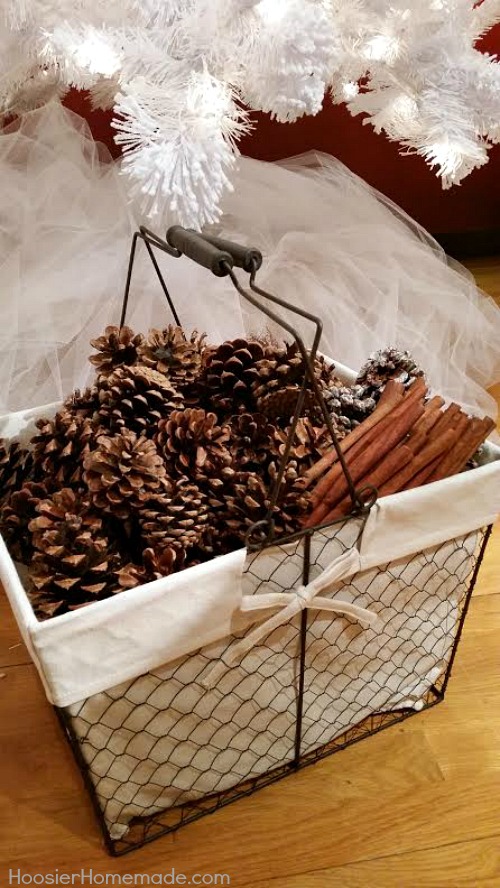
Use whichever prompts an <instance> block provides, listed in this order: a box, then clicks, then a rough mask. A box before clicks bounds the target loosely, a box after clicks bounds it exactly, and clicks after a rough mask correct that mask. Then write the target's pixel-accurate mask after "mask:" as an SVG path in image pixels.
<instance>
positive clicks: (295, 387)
mask: <svg viewBox="0 0 500 888" xmlns="http://www.w3.org/2000/svg"><path fill="white" fill-rule="evenodd" d="M256 369H257V371H258V374H259V375H258V380H257V381H256V382H254V385H253V396H254V398H255V403H256V407H257V409H258V410H259V411H260V412H262V413H264V414H265V416H267V417H268V419H270V420H271V421H273V422H281V423H282V424H284V425H288V424H289V422H290V419H291V418H292V416H293V414H294V413H295V408H296V406H297V401H298V398H299V394H300V390H301V388H302V386H303V382H304V377H305V366H304V360H303V358H302V355H301V354H300V351H299V348H298V346H297V344H296V343H293V344H292V345H290V344H287V343H284V344H283V345H282V346H281V347H276V346H275V347H273V346H269V347H268V348H266V354H265V356H264V358H263V359H262V360H261V361H258V363H257V367H256ZM314 375H315V377H316V380H317V381H318V383H319V386H320V389H321V390H322V391H324V390H325V389H327V388H328V387H329V386H331V385H333V381H334V379H335V375H334V369H333V366H332V365H331V364H328V363H327V362H326V361H325V359H324V358H323V357H320V358H316V360H315V362H314ZM305 415H313V416H315V418H316V420H317V421H320V416H321V414H320V408H319V405H317V404H316V399H315V395H314V392H313V390H312V387H311V385H310V383H308V386H307V387H306V393H305V399H304V406H303V409H302V416H305Z"/></svg>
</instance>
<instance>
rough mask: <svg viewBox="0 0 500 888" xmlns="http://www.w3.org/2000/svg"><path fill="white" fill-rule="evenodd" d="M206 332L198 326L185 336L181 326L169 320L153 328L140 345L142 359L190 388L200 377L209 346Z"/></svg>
mask: <svg viewBox="0 0 500 888" xmlns="http://www.w3.org/2000/svg"><path fill="white" fill-rule="evenodd" d="M206 338H207V337H206V334H205V333H204V334H202V335H200V334H199V333H198V332H197V331H196V330H194V331H193V333H191V336H190V337H189V339H188V337H187V336H186V334H185V332H184V330H183V329H182V327H176V326H174V325H173V324H170V325H169V326H168V327H166V328H165V329H164V330H150V331H149V334H148V337H147V339H146V341H145V342H144V343H143V344H142V345H141V347H140V349H139V360H140V361H141V363H142V364H145V365H146V366H147V367H151V368H152V369H153V370H157V371H158V372H159V373H163V374H165V375H166V376H168V378H169V379H170V380H171V382H172V383H173V384H174V386H176V388H179V389H181V390H184V389H185V388H190V387H191V386H193V385H194V383H195V382H196V380H197V378H198V374H199V372H200V370H201V366H202V363H203V355H204V353H205V350H206V346H205V340H206Z"/></svg>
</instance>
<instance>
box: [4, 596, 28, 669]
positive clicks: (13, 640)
mask: <svg viewBox="0 0 500 888" xmlns="http://www.w3.org/2000/svg"><path fill="white" fill-rule="evenodd" d="M20 663H31V659H30V655H29V653H28V651H27V650H26V646H25V644H24V642H23V640H22V638H21V633H20V632H19V629H18V628H17V623H16V621H15V619H14V616H13V614H12V611H11V609H10V605H9V602H8V599H7V596H6V594H5V592H4V591H3V589H2V587H1V586H0V672H2V670H3V668H4V666H16V665H18V664H20Z"/></svg>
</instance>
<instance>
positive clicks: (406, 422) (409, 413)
mask: <svg viewBox="0 0 500 888" xmlns="http://www.w3.org/2000/svg"><path fill="white" fill-rule="evenodd" d="M417 382H418V381H417ZM414 388H415V389H416V388H417V383H414V385H413V386H412V389H414ZM424 388H425V384H424ZM423 412H424V405H423V403H422V402H421V394H420V393H419V395H417V396H413V397H412V395H408V396H407V397H406V398H405V399H404V401H403V403H402V404H400V405H399V407H396V409H395V410H393V411H392V413H391V414H389V416H387V417H386V418H385V419H384V420H383V421H382V423H381V424H380V426H379V430H380V432H379V433H378V432H377V429H376V428H375V429H373V430H372V432H370V433H369V435H368V436H367V438H368V437H370V436H374V440H373V441H370V446H368V441H367V446H366V447H364V446H363V447H362V449H361V451H359V452H358V453H356V455H354V453H353V454H352V455H351V457H350V458H349V461H348V469H349V472H350V475H351V478H352V480H353V482H354V483H355V484H356V483H357V482H358V481H359V480H360V479H361V478H364V476H365V475H366V474H367V473H368V472H369V471H370V470H371V469H372V468H374V467H375V466H377V465H378V463H379V462H381V460H383V459H384V457H385V456H386V455H387V454H388V453H389V452H390V451H391V450H392V449H393V448H395V447H396V446H397V445H398V444H399V443H400V442H401V441H402V440H403V439H404V438H405V437H406V435H407V434H408V432H409V430H410V429H411V427H412V426H413V424H414V423H415V422H416V421H417V419H419V418H420V416H422V414H423ZM382 427H383V428H382ZM359 443H361V442H359ZM358 446H359V445H358ZM334 468H335V467H334ZM339 468H340V467H339ZM341 471H342V470H341ZM318 486H319V485H318ZM348 490H349V485H348V482H347V478H346V477H345V475H344V474H343V472H342V474H341V475H340V476H338V477H336V478H335V480H334V482H333V484H332V485H331V486H330V487H329V488H328V490H327V492H326V493H325V494H324V496H323V498H322V500H321V501H320V502H318V501H316V503H315V507H314V509H313V512H312V514H311V515H310V517H309V518H308V519H307V521H306V524H305V526H306V527H314V525H315V524H319V523H321V521H322V520H323V519H324V518H325V516H326V515H328V513H329V512H330V511H331V510H332V508H333V507H334V506H335V505H336V504H337V503H338V502H340V501H341V500H342V499H343V497H344V496H345V494H346V493H347V492H348Z"/></svg>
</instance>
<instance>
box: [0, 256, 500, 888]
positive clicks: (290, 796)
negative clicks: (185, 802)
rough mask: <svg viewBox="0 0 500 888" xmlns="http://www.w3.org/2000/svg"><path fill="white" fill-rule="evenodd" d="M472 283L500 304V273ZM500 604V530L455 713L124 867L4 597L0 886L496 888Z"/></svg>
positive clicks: (322, 766) (474, 615) (342, 760)
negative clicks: (176, 879) (108, 844)
mask: <svg viewBox="0 0 500 888" xmlns="http://www.w3.org/2000/svg"><path fill="white" fill-rule="evenodd" d="M473 270H474V273H475V274H476V275H477V278H478V280H479V282H480V284H481V286H483V287H484V288H485V289H487V290H489V291H490V292H491V293H492V294H493V295H495V296H496V297H497V298H498V299H499V301H500V260H492V261H481V262H480V261H476V262H475V263H474V269H473ZM499 593H500V528H499V529H498V531H497V532H496V533H495V534H494V536H493V541H492V543H491V546H490V550H489V553H488V554H487V557H486V561H485V563H484V566H483V569H482V572H481V576H480V580H479V583H478V587H477V590H476V593H475V595H474V598H473V601H472V604H471V609H470V613H469V616H468V620H467V623H466V627H465V630H464V635H463V640H462V643H461V646H460V649H459V653H458V656H457V660H456V665H455V668H454V673H453V677H452V680H451V682H450V686H449V691H448V695H447V698H446V701H445V702H444V703H443V704H441V705H439V706H437V707H435V708H434V709H432V710H429V711H428V712H425V713H423V714H421V715H418V716H415V717H414V718H412V719H409V720H408V721H406V722H405V723H404V724H403V725H401V726H396V727H393V728H391V729H389V730H388V731H385V732H383V733H381V734H379V735H377V736H374V737H371V738H370V739H368V740H366V741H364V742H362V743H360V744H358V745H356V746H353V747H351V748H350V749H348V750H345V751H344V752H341V753H339V754H338V755H335V756H333V757H331V758H330V759H326V760H324V761H323V762H321V763H319V764H317V765H315V766H314V767H312V768H309V769H307V770H306V771H303V772H302V773H300V774H299V775H297V776H293V777H289V778H287V779H286V780H284V781H282V782H281V783H280V784H276V785H275V786H272V787H269V788H267V789H264V790H262V791H261V792H260V793H258V794H257V795H255V796H253V797H252V798H249V799H246V800H243V801H240V802H237V803H236V804H235V805H231V806H229V807H228V808H226V809H224V810H222V811H220V812H219V813H217V814H215V815H213V816H211V817H206V818H204V819H203V820H201V821H199V822H198V823H196V824H193V825H191V826H189V827H187V828H185V829H183V830H181V831H180V832H178V833H177V834H175V835H174V836H169V837H166V838H165V839H160V840H159V841H157V842H156V843H154V844H152V845H151V846H149V847H147V848H145V849H142V850H140V851H137V852H135V853H134V854H132V855H129V856H128V857H125V858H120V859H119V860H113V859H111V858H109V857H108V856H107V855H106V854H105V852H104V851H103V848H102V845H101V839H100V836H99V833H98V830H97V827H96V825H95V822H94V818H93V815H92V811H91V808H90V804H89V802H88V800H87V797H86V795H85V793H84V791H83V788H82V785H81V780H80V775H79V773H78V771H77V769H76V766H75V764H74V762H73V760H72V757H71V754H70V752H69V749H68V747H67V745H66V743H65V741H64V740H63V737H62V736H61V732H60V728H59V726H58V724H57V722H56V719H55V716H54V714H53V712H52V710H51V708H50V706H49V705H48V704H47V703H46V701H45V698H44V696H43V693H42V691H41V689H40V685H39V683H38V680H37V676H36V674H35V670H34V668H33V667H32V666H31V665H30V662H29V658H28V656H27V654H26V650H25V649H24V647H23V645H20V644H19V637H18V632H17V629H16V627H15V624H14V621H13V619H12V618H11V617H10V614H9V611H8V608H7V606H6V603H5V600H4V599H3V596H2V598H1V599H0V674H1V675H2V678H1V680H0V885H8V884H9V882H8V871H9V868H10V869H13V870H15V871H17V870H18V868H20V869H21V871H22V872H23V873H24V874H26V875H27V874H38V873H55V872H56V870H58V871H59V873H69V874H72V873H77V872H79V871H80V870H81V868H82V867H84V868H85V869H87V870H88V869H93V871H94V873H98V874H101V873H102V874H106V873H108V874H110V873H122V874H123V873H134V874H139V873H145V874H153V873H170V872H171V870H172V868H175V872H176V874H179V873H184V874H186V875H187V877H188V879H189V877H190V876H191V875H192V874H194V873H198V874H216V873H218V874H228V875H229V876H230V878H231V882H230V884H231V886H238V888H240V886H251V888H337V886H338V888H391V886H394V888H406V886H408V888H418V886H422V888H438V886H439V888H462V886H474V888H475V886H500V594H499ZM75 884H79V882H78V881H76V882H75ZM110 884H111V883H110ZM167 884H172V882H171V881H170V882H167ZM185 884H189V881H187V882H186V883H185ZM205 884H210V882H209V881H208V878H206V879H205ZM212 884H217V883H216V882H215V881H212ZM218 884H221V883H220V882H219V883H218Z"/></svg>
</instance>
